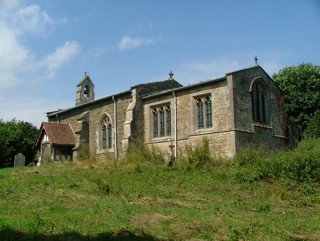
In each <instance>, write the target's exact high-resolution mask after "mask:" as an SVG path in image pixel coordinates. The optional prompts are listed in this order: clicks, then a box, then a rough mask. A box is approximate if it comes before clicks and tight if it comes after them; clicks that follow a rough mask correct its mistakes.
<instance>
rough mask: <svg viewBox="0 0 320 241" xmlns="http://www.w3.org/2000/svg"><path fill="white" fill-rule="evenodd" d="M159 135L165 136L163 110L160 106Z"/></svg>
mask: <svg viewBox="0 0 320 241" xmlns="http://www.w3.org/2000/svg"><path fill="white" fill-rule="evenodd" d="M159 114H160V136H161V137H162V136H165V133H166V132H165V122H164V110H163V107H161V108H160V111H159Z"/></svg>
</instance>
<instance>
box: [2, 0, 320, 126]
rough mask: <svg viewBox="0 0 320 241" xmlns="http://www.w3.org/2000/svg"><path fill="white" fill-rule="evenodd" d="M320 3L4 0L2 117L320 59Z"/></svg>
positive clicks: (32, 118)
mask: <svg viewBox="0 0 320 241" xmlns="http://www.w3.org/2000/svg"><path fill="white" fill-rule="evenodd" d="M319 39H320V1H318V0H268V1H263V0H242V1H240V0H219V1H218V0H161V1H156V0H90V1H88V0H63V1H59V0H0V119H2V120H3V121H10V120H12V119H13V118H15V119H16V120H21V121H26V122H30V123H32V124H33V125H35V126H36V127H38V128H39V127H40V125H41V122H42V121H47V117H46V112H49V111H54V110H57V109H65V108H70V107H73V106H75V97H76V85H77V83H78V82H79V81H80V80H81V79H82V78H83V76H84V73H85V72H87V73H88V74H89V76H90V78H91V80H92V81H93V83H94V85H95V97H96V99H98V98H102V97H105V96H109V95H112V94H116V93H119V92H122V91H126V90H129V89H130V87H131V86H134V85H137V84H141V83H147V82H153V81H161V80H165V79H168V73H169V72H170V71H173V73H174V78H175V80H177V81H178V82H180V83H181V84H183V85H188V84H193V83H198V82H200V81H205V80H209V79H215V78H218V77H223V76H225V74H226V73H228V72H232V71H235V70H239V69H242V68H248V67H252V66H253V65H254V64H255V63H254V57H255V56H257V57H258V59H259V60H258V62H259V65H260V66H261V67H262V68H264V69H265V71H266V72H267V73H268V74H269V75H270V76H272V75H273V74H274V73H277V72H279V71H280V70H281V69H283V68H284V67H286V66H296V65H298V64H300V63H306V62H308V63H312V64H314V65H320V40H319Z"/></svg>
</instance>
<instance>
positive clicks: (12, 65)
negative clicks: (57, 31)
mask: <svg viewBox="0 0 320 241" xmlns="http://www.w3.org/2000/svg"><path fill="white" fill-rule="evenodd" d="M51 24H54V20H52V19H51V18H50V17H49V15H48V14H47V13H46V12H45V11H43V10H42V9H41V8H40V7H39V6H37V5H30V6H25V7H21V6H20V5H19V1H17V0H16V1H11V0H10V1H9V0H0V33H1V40H0V56H1V61H0V73H1V78H0V91H1V90H4V89H9V88H13V87H17V86H21V87H24V86H25V85H30V81H34V80H37V79H44V76H45V77H46V78H51V77H53V76H55V73H56V72H57V71H58V70H59V68H61V67H63V66H64V65H65V64H66V63H68V61H70V60H71V59H72V58H73V57H74V56H75V55H76V54H77V53H78V52H79V44H78V43H77V42H76V41H67V42H65V43H64V44H63V45H62V46H60V47H57V48H56V50H55V51H54V52H52V53H48V54H46V56H45V57H44V58H43V59H42V58H37V56H36V53H34V52H33V50H32V49H31V48H29V47H28V46H26V45H25V44H24V37H23V34H26V33H28V34H30V35H35V34H36V35H37V34H39V33H45V32H46V31H47V28H48V26H50V25H51Z"/></svg>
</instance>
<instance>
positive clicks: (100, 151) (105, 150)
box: [97, 148, 113, 154]
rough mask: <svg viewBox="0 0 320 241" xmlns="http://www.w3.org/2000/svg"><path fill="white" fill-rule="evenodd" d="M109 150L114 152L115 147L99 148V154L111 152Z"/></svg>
mask: <svg viewBox="0 0 320 241" xmlns="http://www.w3.org/2000/svg"><path fill="white" fill-rule="evenodd" d="M109 152H113V149H112V148H111V149H102V150H97V154H105V153H109Z"/></svg>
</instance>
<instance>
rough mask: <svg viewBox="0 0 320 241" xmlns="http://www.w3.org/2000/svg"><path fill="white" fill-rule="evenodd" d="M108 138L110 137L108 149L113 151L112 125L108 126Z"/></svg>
mask: <svg viewBox="0 0 320 241" xmlns="http://www.w3.org/2000/svg"><path fill="white" fill-rule="evenodd" d="M107 136H108V148H109V149H111V147H112V127H111V124H109V125H108V129H107Z"/></svg>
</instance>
